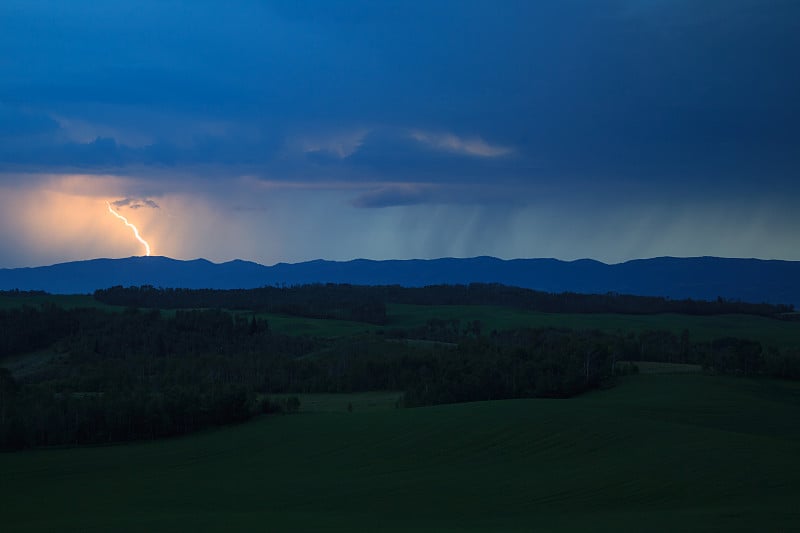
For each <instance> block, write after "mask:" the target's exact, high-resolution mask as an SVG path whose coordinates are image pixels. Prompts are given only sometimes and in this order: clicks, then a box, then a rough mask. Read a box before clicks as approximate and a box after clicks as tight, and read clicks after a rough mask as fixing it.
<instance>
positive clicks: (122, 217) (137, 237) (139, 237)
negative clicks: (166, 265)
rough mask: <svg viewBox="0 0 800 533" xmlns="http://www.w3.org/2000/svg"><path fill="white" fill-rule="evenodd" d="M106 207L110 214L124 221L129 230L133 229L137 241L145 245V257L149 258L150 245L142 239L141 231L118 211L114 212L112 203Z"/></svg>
mask: <svg viewBox="0 0 800 533" xmlns="http://www.w3.org/2000/svg"><path fill="white" fill-rule="evenodd" d="M106 205H107V206H108V212H109V213H111V214H112V215H114V216H115V217H117V218H118V219H120V220H121V221H123V222H124V223H125V225H126V226H128V227H129V228H131V230H133V236H134V237H136V240H137V241H139V242H140V243H142V244H143V245H144V251H145V255H147V256H149V255H150V245H149V244H147V241H146V240H144V239H142V236H141V235H139V230H138V229H136V226H134V225H133V224H131V223H130V222H128V219H127V218H125V217H124V216H122V215H120V214H119V213H117V212H116V211H114V208H113V207H111V204H110V203H108V202H106Z"/></svg>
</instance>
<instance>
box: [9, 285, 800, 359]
mask: <svg viewBox="0 0 800 533" xmlns="http://www.w3.org/2000/svg"><path fill="white" fill-rule="evenodd" d="M45 302H53V303H56V304H58V305H60V306H62V307H65V308H68V309H70V308H75V307H98V308H101V309H107V310H111V311H119V310H120V309H122V308H121V307H117V306H109V305H105V304H102V303H100V302H97V301H96V300H94V298H92V296H91V295H83V294H74V295H44V296H21V297H19V296H18V297H11V296H0V309H6V308H11V307H18V306H21V305H24V304H27V305H40V304H42V303H45ZM162 313H163V314H164V315H166V316H171V315H172V314H173V313H174V311H162ZM242 314H243V315H245V316H247V317H249V316H250V315H251V313H246V312H244V313H242ZM387 314H388V318H389V322H388V324H387V325H386V326H385V327H381V326H374V325H372V324H365V323H363V322H352V321H346V320H324V319H315V318H304V317H296V316H289V315H282V314H276V313H262V314H259V315H258V316H259V317H261V318H265V319H267V320H268V321H269V324H270V327H271V328H272V330H273V331H276V332H279V333H286V334H289V335H312V336H319V337H341V336H348V335H354V334H360V333H367V332H375V331H377V330H381V329H386V328H393V327H397V328H413V327H418V326H423V325H425V323H426V322H427V321H428V320H430V319H433V318H436V319H458V320H460V321H461V322H462V326H463V325H464V324H465V323H466V322H467V321H472V320H480V321H481V322H482V323H483V330H484V332H490V331H492V330H493V329H496V330H498V331H500V330H504V329H513V328H519V327H563V328H573V329H599V330H603V331H624V332H628V331H631V332H634V333H638V332H640V331H645V330H659V329H661V330H669V331H672V332H674V333H676V334H680V333H681V332H682V331H683V330H684V329H688V330H689V332H690V334H691V338H692V339H693V340H698V341H708V340H712V339H715V338H719V337H726V336H736V337H741V338H747V339H753V340H757V341H760V342H762V343H763V344H764V345H765V346H770V345H773V346H778V347H800V321H781V320H774V319H769V318H764V317H758V316H751V315H716V316H689V315H677V314H663V315H620V314H567V313H539V312H535V311H524V310H519V309H514V308H510V307H498V306H468V305H430V306H425V305H403V304H389V305H387Z"/></svg>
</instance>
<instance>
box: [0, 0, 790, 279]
mask: <svg viewBox="0 0 800 533" xmlns="http://www.w3.org/2000/svg"><path fill="white" fill-rule="evenodd" d="M798 65H800V2H797V1H796V0H706V1H702V2H700V1H697V0H537V1H536V2H533V1H530V0H521V1H517V0H503V1H502V2H497V1H476V0H457V1H437V0H422V1H417V0H397V1H395V0H386V1H381V2H375V1H373V0H352V1H335V0H319V1H303V0H287V1H285V2H269V1H255V0H252V1H250V0H227V1H224V2H223V1H214V2H212V1H205V0H186V1H181V0H169V1H155V0H137V1H135V2H134V1H128V0H113V1H105V0H91V1H89V0H71V1H69V2H63V1H60V0H59V1H37V0H3V1H2V2H0V268H2V267H21V266H36V265H45V264H53V263H59V262H65V261H73V260H80V259H90V258H96V257H128V256H133V255H143V254H144V253H145V247H144V245H143V243H141V242H140V241H139V240H137V239H136V238H135V235H134V234H133V231H132V228H130V227H128V226H126V225H125V223H124V221H123V220H121V219H120V218H119V217H117V216H114V213H112V210H113V211H115V212H116V213H117V214H119V215H120V216H123V217H125V218H126V219H127V220H128V221H129V223H130V224H133V225H134V226H136V228H137V230H138V231H139V233H140V235H141V237H142V239H144V240H145V241H146V242H147V243H148V245H149V246H150V248H151V250H152V254H153V255H165V256H170V257H175V258H179V259H192V258H197V257H203V258H207V259H209V260H212V261H215V262H219V261H227V260H231V259H235V258H241V259H246V260H252V261H257V262H260V263H264V264H274V263H278V262H298V261H305V260H313V259H319V258H322V259H331V260H348V259H353V258H369V259H407V258H436V257H472V256H479V255H492V256H496V257H501V258H519V257H527V258H530V257H555V258H559V259H565V260H573V259H579V258H586V257H588V258H594V259H598V260H601V261H605V262H611V263H616V262H621V261H626V260H629V259H634V258H644V257H656V256H665V255H669V256H680V257H686V256H702V255H715V256H724V257H759V258H764V259H787V260H800V238H799V237H800V209H798V206H800V97H799V96H798V95H800V68H798Z"/></svg>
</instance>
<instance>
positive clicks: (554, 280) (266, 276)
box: [0, 257, 800, 306]
mask: <svg viewBox="0 0 800 533" xmlns="http://www.w3.org/2000/svg"><path fill="white" fill-rule="evenodd" d="M327 282H331V283H352V284H359V285H393V284H397V285H404V286H424V285H433V284H440V283H449V284H466V283H471V282H497V283H503V284H506V285H514V286H518V287H527V288H532V289H538V290H543V291H548V292H565V291H572V292H579V293H600V294H604V293H607V292H618V293H624V294H637V295H648V296H665V297H668V298H694V299H704V300H710V299H716V298H717V297H718V296H722V297H723V298H727V299H736V300H742V301H748V302H757V303H761V302H768V303H787V304H794V305H795V306H800V261H764V260H759V259H723V258H719V257H693V258H674V257H657V258H653V259H638V260H634V261H628V262H625V263H620V264H615V265H607V264H605V263H601V262H599V261H593V260H590V259H581V260H578V261H559V260H557V259H513V260H502V259H496V258H493V257H475V258H470V259H451V258H448V259H431V260H419V259H413V260H393V261H370V260H366V259H356V260H353V261H344V262H339V261H323V260H317V261H309V262H305V263H295V264H287V263H278V264H276V265H274V266H264V265H260V264H258V263H253V262H249V261H241V260H236V261H230V262H227V263H220V264H217V263H212V262H210V261H207V260H205V259H195V260H192V261H180V260H176V259H170V258H168V257H130V258H127V259H93V260H89V261H75V262H71V263H62V264H58V265H52V266H45V267H36V268H14V269H0V290H9V289H15V288H16V289H20V290H44V291H47V292H52V293H90V292H93V291H94V290H95V289H100V288H107V287H111V286H114V285H123V286H130V285H153V286H156V287H185V288H217V289H232V288H252V287H260V286H264V285H282V284H286V285H297V284H304V283H327Z"/></svg>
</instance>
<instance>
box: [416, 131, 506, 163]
mask: <svg viewBox="0 0 800 533" xmlns="http://www.w3.org/2000/svg"><path fill="white" fill-rule="evenodd" d="M411 138H412V139H414V140H415V141H417V142H421V143H423V144H425V145H427V146H429V147H431V148H434V149H436V150H442V151H445V152H452V153H455V154H460V155H467V156H474V157H501V156H504V155H509V154H511V153H512V152H513V150H512V149H511V148H509V147H507V146H499V145H493V144H489V143H487V142H486V141H484V140H483V139H481V138H479V137H474V138H469V139H465V138H462V137H458V136H456V135H453V134H452V133H443V134H439V133H430V132H426V131H419V130H415V131H412V132H411Z"/></svg>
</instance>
